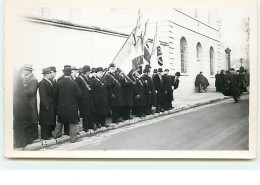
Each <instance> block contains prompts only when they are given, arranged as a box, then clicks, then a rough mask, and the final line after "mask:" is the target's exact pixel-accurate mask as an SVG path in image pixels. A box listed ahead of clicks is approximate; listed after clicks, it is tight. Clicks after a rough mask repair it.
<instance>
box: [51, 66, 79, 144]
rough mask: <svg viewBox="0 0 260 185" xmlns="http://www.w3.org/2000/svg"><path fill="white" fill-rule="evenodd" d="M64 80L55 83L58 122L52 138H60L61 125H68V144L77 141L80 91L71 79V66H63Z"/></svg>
mask: <svg viewBox="0 0 260 185" xmlns="http://www.w3.org/2000/svg"><path fill="white" fill-rule="evenodd" d="M63 73H64V79H63V80H60V81H58V82H57V88H56V89H55V98H56V99H57V110H58V122H57V124H56V127H55V130H54V131H53V134H52V135H53V137H54V138H59V137H61V136H62V127H63V125H64V124H65V125H69V134H70V142H72V143H74V142H76V140H77V127H76V124H77V122H78V104H79V102H80V101H81V96H82V93H81V90H80V89H79V87H78V85H77V83H76V82H75V81H74V80H72V79H71V76H70V75H71V66H69V65H66V66H64V70H63Z"/></svg>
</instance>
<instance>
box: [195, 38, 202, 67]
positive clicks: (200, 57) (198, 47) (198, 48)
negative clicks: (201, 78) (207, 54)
mask: <svg viewBox="0 0 260 185" xmlns="http://www.w3.org/2000/svg"><path fill="white" fill-rule="evenodd" d="M196 51H197V62H198V63H199V68H200V71H203V61H202V59H203V57H202V47H201V44H200V42H198V43H197V46H196Z"/></svg>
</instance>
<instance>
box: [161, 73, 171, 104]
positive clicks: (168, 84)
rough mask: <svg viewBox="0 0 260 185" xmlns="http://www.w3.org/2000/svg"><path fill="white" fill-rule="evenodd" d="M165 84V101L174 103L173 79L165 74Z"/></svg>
mask: <svg viewBox="0 0 260 185" xmlns="http://www.w3.org/2000/svg"><path fill="white" fill-rule="evenodd" d="M162 77H163V83H164V87H165V92H166V94H165V100H166V101H172V100H173V90H172V79H171V77H170V76H168V75H166V74H164V75H163V76H162Z"/></svg>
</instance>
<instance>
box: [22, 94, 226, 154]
mask: <svg viewBox="0 0 260 185" xmlns="http://www.w3.org/2000/svg"><path fill="white" fill-rule="evenodd" d="M228 98H230V97H226V96H223V94H221V93H217V92H206V93H193V94H191V95H189V96H185V97H175V100H174V101H173V107H174V109H172V110H170V111H165V112H163V113H155V114H153V115H149V116H146V117H142V118H139V117H134V118H133V119H132V120H126V121H124V122H119V123H118V124H110V126H109V127H102V128H100V129H98V130H96V131H94V130H90V131H88V132H84V131H82V130H83V129H82V123H80V124H78V125H77V129H78V138H81V137H86V136H91V135H94V134H97V133H101V132H106V131H109V130H111V129H116V128H120V127H123V126H126V125H129V124H134V123H137V122H140V121H145V120H150V119H153V118H156V117H158V116H164V115H168V114H173V113H176V112H179V111H183V110H187V109H191V108H194V107H197V106H201V105H206V104H210V103H214V102H217V101H221V100H224V99H228ZM107 122H108V123H111V120H108V121H107ZM69 140H70V137H69V136H67V135H63V136H62V137H61V138H57V139H54V138H52V139H50V140H41V139H38V140H36V141H35V142H34V143H32V144H29V145H27V146H26V147H25V148H24V149H17V150H26V151H33V150H39V149H41V148H45V147H48V146H52V145H56V144H60V143H63V142H66V141H69Z"/></svg>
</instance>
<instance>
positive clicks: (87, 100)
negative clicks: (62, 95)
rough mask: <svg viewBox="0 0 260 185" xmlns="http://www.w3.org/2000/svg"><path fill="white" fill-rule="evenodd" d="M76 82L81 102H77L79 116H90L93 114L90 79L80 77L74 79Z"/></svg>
mask: <svg viewBox="0 0 260 185" xmlns="http://www.w3.org/2000/svg"><path fill="white" fill-rule="evenodd" d="M76 82H77V84H78V86H79V88H80V90H81V92H82V100H81V101H80V102H79V110H80V115H81V116H86V115H90V114H92V113H93V112H95V107H94V102H93V97H92V88H91V85H90V78H86V77H85V76H83V75H80V76H79V77H78V78H76Z"/></svg>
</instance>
